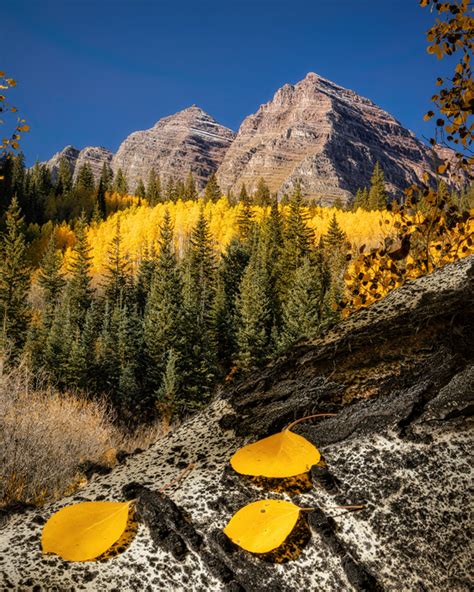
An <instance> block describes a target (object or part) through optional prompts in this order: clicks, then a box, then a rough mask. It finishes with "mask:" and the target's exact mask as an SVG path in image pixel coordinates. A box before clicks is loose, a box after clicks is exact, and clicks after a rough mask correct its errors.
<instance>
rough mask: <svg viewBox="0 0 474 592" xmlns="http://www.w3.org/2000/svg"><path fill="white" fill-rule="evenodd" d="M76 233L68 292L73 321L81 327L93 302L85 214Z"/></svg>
mask: <svg viewBox="0 0 474 592" xmlns="http://www.w3.org/2000/svg"><path fill="white" fill-rule="evenodd" d="M75 235H76V242H75V245H74V248H73V253H72V261H71V264H70V265H69V269H68V272H69V280H68V282H67V286H66V292H67V299H68V303H69V307H70V315H71V320H72V323H73V324H76V325H78V326H79V327H81V326H82V324H83V322H84V319H85V315H86V312H87V310H88V308H89V307H90V305H91V302H92V288H91V256H90V247H89V243H88V240H87V228H86V221H85V217H84V214H82V215H81V217H80V218H79V220H78V221H77V223H76V227H75Z"/></svg>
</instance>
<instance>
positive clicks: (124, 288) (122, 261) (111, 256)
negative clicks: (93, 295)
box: [104, 218, 131, 306]
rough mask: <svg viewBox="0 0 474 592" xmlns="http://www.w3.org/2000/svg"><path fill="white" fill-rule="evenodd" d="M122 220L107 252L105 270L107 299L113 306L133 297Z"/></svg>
mask: <svg viewBox="0 0 474 592" xmlns="http://www.w3.org/2000/svg"><path fill="white" fill-rule="evenodd" d="M123 250H124V249H123V244H122V235H121V231H120V218H117V222H116V224H115V235H114V237H113V239H112V241H111V243H110V246H109V249H108V252H107V265H106V270H105V284H104V288H105V289H104V293H105V297H106V298H107V299H108V300H109V301H110V302H111V304H112V306H116V305H118V304H120V305H124V304H125V303H126V302H127V301H128V299H129V297H130V295H131V273H130V262H129V259H128V257H127V256H126V255H125V254H124V252H123Z"/></svg>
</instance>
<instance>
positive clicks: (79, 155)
mask: <svg viewBox="0 0 474 592" xmlns="http://www.w3.org/2000/svg"><path fill="white" fill-rule="evenodd" d="M112 157H113V154H112V152H110V150H107V148H102V147H101V146H87V147H86V148H83V149H82V150H78V149H77V148H74V146H66V147H65V148H63V149H62V150H60V151H59V152H57V153H56V154H55V155H54V156H52V157H51V158H50V160H48V161H46V162H43V163H41V164H44V165H46V166H47V167H48V168H49V170H50V171H51V178H52V180H53V183H54V182H56V179H57V175H58V171H59V163H60V162H61V159H62V158H66V159H67V160H68V161H69V165H70V168H71V173H72V176H73V179H75V178H76V177H77V175H78V173H79V170H80V168H81V166H82V165H83V164H85V163H89V165H90V167H91V169H92V173H93V175H94V179H95V180H96V181H98V179H99V177H100V173H101V171H102V167H103V165H104V163H105V162H107V163H109V164H110V163H111V162H112Z"/></svg>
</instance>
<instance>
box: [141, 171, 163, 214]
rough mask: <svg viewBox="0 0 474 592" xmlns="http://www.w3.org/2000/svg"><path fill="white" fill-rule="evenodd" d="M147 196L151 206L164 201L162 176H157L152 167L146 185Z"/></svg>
mask: <svg viewBox="0 0 474 592" xmlns="http://www.w3.org/2000/svg"><path fill="white" fill-rule="evenodd" d="M145 197H146V198H147V200H148V203H149V204H150V205H151V206H155V205H156V204H157V203H158V202H160V201H162V196H161V181H160V177H159V176H158V177H157V175H156V173H155V171H154V170H153V169H151V170H150V173H149V174H148V183H147V186H146V196H145Z"/></svg>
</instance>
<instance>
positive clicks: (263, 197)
mask: <svg viewBox="0 0 474 592" xmlns="http://www.w3.org/2000/svg"><path fill="white" fill-rule="evenodd" d="M254 202H255V204H256V205H258V206H264V207H265V206H269V205H270V202H271V195H270V189H269V188H268V185H267V184H266V183H265V180H264V178H263V177H260V179H259V180H258V184H257V190H256V192H255V195H254Z"/></svg>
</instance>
